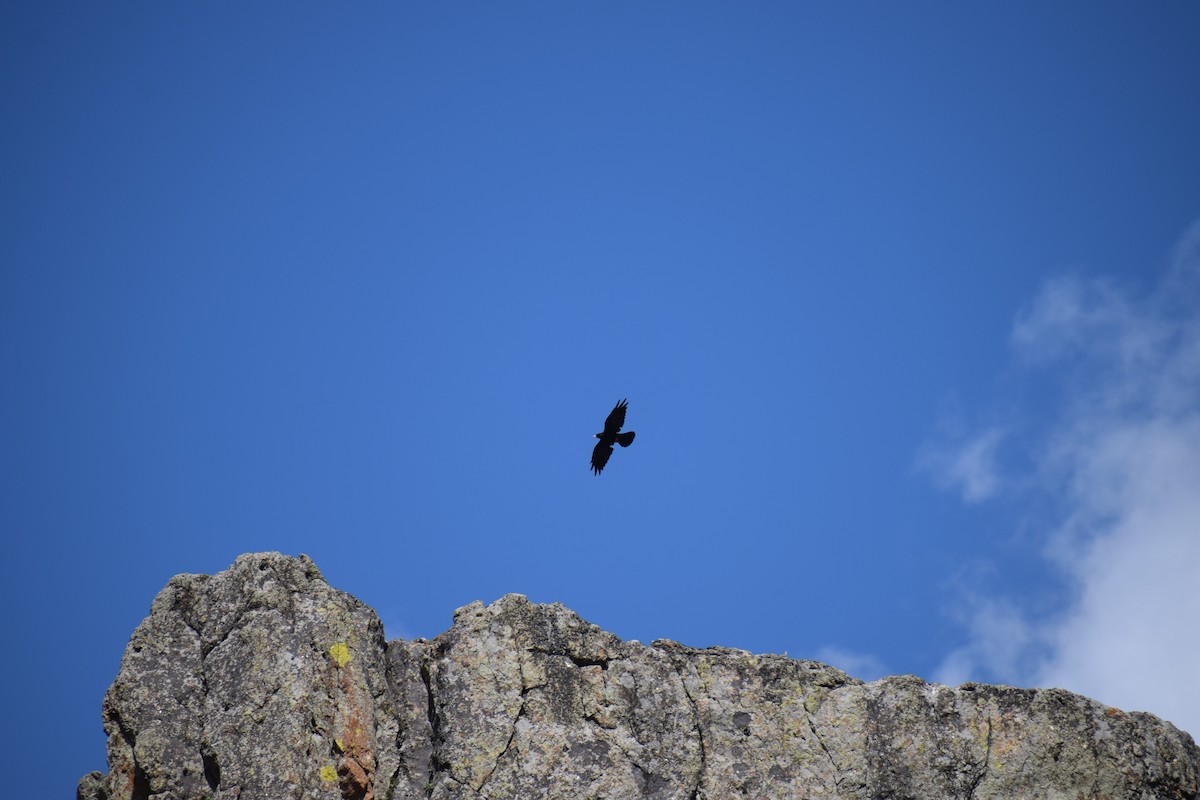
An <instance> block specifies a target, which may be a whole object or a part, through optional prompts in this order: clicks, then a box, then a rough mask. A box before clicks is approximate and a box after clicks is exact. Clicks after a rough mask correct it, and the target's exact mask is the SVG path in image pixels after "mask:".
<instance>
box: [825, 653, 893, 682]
mask: <svg viewBox="0 0 1200 800" xmlns="http://www.w3.org/2000/svg"><path fill="white" fill-rule="evenodd" d="M815 658H816V660H817V661H821V662H823V663H825V664H832V665H833V666H835V667H837V668H838V669H840V670H842V671H843V672H845V673H847V674H848V675H851V676H853V677H855V678H859V679H861V680H864V681H873V680H877V679H878V678H882V677H883V676H884V675H887V674H888V670H887V667H885V666H884V665H883V662H882V661H880V660H879V659H878V658H876V657H875V656H873V655H871V654H869V653H856V652H854V651H853V650H847V649H845V648H843V647H839V646H837V645H832V644H827V645H825V646H823V647H821V648H819V649H818V650H817V654H816V657H815Z"/></svg>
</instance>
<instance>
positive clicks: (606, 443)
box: [592, 400, 635, 475]
mask: <svg viewBox="0 0 1200 800" xmlns="http://www.w3.org/2000/svg"><path fill="white" fill-rule="evenodd" d="M628 407H629V401H628V400H622V401H621V402H619V403H617V404H616V406H614V407H613V410H612V411H611V412H609V415H608V419H606V420H604V432H603V433H597V434H596V435H595V436H594V437H592V438H594V439H599V440H600V441H599V442H597V443H596V449H595V450H593V451H592V472H594V473H596V474H597V475H599V474H600V472H601V470H603V469H604V465H605V464H607V463H608V457H609V456H611V455H612V452H613V442H616V443H617V444H619V445H621V447H629V445H630V444H632V443H633V437H634V435H635V434H634V432H633V431H626V432H625V433H618V432H617V431H619V430H621V426H622V425H624V424H625V409H626V408H628Z"/></svg>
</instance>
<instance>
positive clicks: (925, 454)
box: [917, 428, 1004, 503]
mask: <svg viewBox="0 0 1200 800" xmlns="http://www.w3.org/2000/svg"><path fill="white" fill-rule="evenodd" d="M1003 439H1004V432H1003V431H1002V430H1000V429H999V428H989V429H987V430H985V431H983V432H981V433H978V434H975V435H973V436H969V437H958V438H956V439H954V440H952V441H950V442H943V443H939V444H937V445H930V446H928V447H925V448H924V449H923V450H922V452H921V453H920V454H919V455H918V456H917V466H918V467H919V468H921V469H923V470H925V471H926V472H928V473H929V474H930V476H931V477H932V478H933V480H934V482H935V483H937V485H938V486H940V487H941V488H943V489H954V490H957V491H959V492H961V493H962V498H963V502H966V503H978V502H980V501H982V500H986V499H987V498H989V497H991V496H992V495H993V494H995V493H996V491H997V490H998V489H999V487H1000V469H999V464H998V462H997V450H998V448H999V447H1000V443H1001V442H1002V441H1003Z"/></svg>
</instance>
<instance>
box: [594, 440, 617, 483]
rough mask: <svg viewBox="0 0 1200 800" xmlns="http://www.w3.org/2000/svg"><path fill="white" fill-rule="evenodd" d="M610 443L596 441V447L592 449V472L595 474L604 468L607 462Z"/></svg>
mask: <svg viewBox="0 0 1200 800" xmlns="http://www.w3.org/2000/svg"><path fill="white" fill-rule="evenodd" d="M612 451H613V449H612V445H611V444H605V443H604V442H598V443H597V444H596V448H595V449H594V450H592V472H594V473H596V474H597V475H599V474H600V471H601V470H603V469H604V465H605V464H607V463H608V457H609V456H611V455H612Z"/></svg>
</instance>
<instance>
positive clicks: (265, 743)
mask: <svg viewBox="0 0 1200 800" xmlns="http://www.w3.org/2000/svg"><path fill="white" fill-rule="evenodd" d="M104 727H105V730H106V732H107V734H108V764H109V771H108V774H107V775H103V774H101V773H98V772H94V773H91V774H90V775H87V776H85V777H84V778H83V779H82V780H81V781H80V786H79V797H80V798H87V800H99V799H100V798H113V799H114V800H116V799H117V798H120V799H121V800H126V799H132V800H148V799H149V798H242V800H258V799H260V798H261V799H262V800H282V798H329V800H335V799H336V798H347V799H348V800H370V799H372V798H374V799H376V800H388V799H389V798H395V800H400V799H401V798H573V799H574V798H613V799H614V800H619V799H625V798H629V799H632V798H679V800H715V798H743V797H749V798H800V797H804V798H822V797H824V798H968V797H971V798H1072V799H1074V798H1196V797H1197V796H1198V788H1197V773H1198V771H1200V750H1198V749H1197V747H1196V745H1195V743H1194V742H1193V741H1192V739H1191V737H1190V736H1188V735H1187V734H1186V733H1183V732H1181V731H1179V730H1177V729H1176V728H1174V727H1173V726H1171V725H1170V724H1168V723H1165V722H1162V721H1161V720H1159V719H1157V718H1155V717H1153V716H1150V715H1148V714H1142V713H1126V712H1123V711H1119V710H1117V709H1115V708H1109V707H1107V706H1104V705H1101V704H1099V703H1096V702H1094V701H1092V700H1088V699H1087V698H1084V697H1080V696H1078V695H1073V694H1070V693H1068V692H1065V691H1060V690H1053V689H1052V690H1030V689H1014V688H1010V687H1005V686H984V685H979V684H964V685H962V686H959V687H957V688H951V687H946V686H938V685H932V684H927V683H924V682H923V681H921V680H919V679H917V678H914V677H892V678H884V679H883V680H880V681H876V682H874V683H863V682H862V681H859V680H856V679H855V678H852V677H850V676H848V675H846V674H845V673H844V672H841V671H840V670H837V669H834V668H833V667H829V666H826V665H824V664H818V663H816V662H813V661H802V660H793V659H789V658H784V657H781V656H773V655H751V654H750V653H747V652H743V651H740V650H730V649H725V648H710V649H707V650H696V649H693V648H690V647H685V646H683V645H680V644H676V643H674V642H669V641H658V642H655V643H653V644H652V645H650V646H646V645H642V644H639V643H637V642H625V641H622V640H620V639H618V638H617V637H616V636H614V635H612V634H610V633H607V632H605V631H603V630H601V629H599V628H597V627H596V626H594V625H591V624H589V623H587V622H585V621H584V620H582V619H580V618H579V617H578V616H577V615H576V614H574V613H572V612H571V611H569V610H567V609H566V608H564V607H562V606H561V605H557V604H555V605H534V604H531V603H529V602H528V601H527V600H526V599H525V598H524V597H521V596H520V595H508V596H506V597H503V598H501V599H500V600H498V601H496V602H495V603H493V604H492V605H490V606H484V605H483V604H482V603H478V602H477V603H472V604H471V605H469V606H466V607H465V608H461V609H459V610H458V611H456V612H455V614H454V624H453V626H452V627H451V628H450V630H448V631H446V632H445V633H443V634H442V635H441V636H438V637H437V638H436V639H434V640H432V641H426V640H422V639H418V640H414V641H392V642H387V641H385V640H384V636H383V628H382V626H381V625H380V623H379V620H378V618H377V617H376V615H375V613H374V612H373V611H372V610H371V609H370V608H368V607H367V606H365V605H363V604H362V603H361V602H359V601H358V600H356V599H355V598H353V597H351V596H350V595H348V594H345V593H343V592H340V591H338V590H336V589H333V588H331V587H330V586H329V585H328V584H327V583H326V582H325V581H324V579H323V578H322V577H321V574H320V572H319V571H318V570H317V568H316V566H315V565H314V564H313V562H312V561H311V560H309V559H308V558H307V557H305V556H300V557H299V558H289V557H286V556H283V555H280V554H278V553H261V554H254V555H245V556H242V557H240V558H238V559H237V561H236V562H235V563H234V565H233V566H232V567H230V568H229V569H227V570H225V571H224V572H221V573H219V574H217V575H212V576H208V575H180V576H177V577H175V578H173V579H172V580H171V581H170V582H169V583H168V584H167V586H166V587H165V588H164V589H163V590H162V591H161V592H160V593H159V595H158V597H157V598H155V600H154V603H153V606H152V607H151V610H150V615H149V616H148V617H147V618H146V619H145V621H143V622H142V624H141V625H139V626H138V628H137V630H136V631H135V632H134V634H133V638H132V639H131V640H130V642H129V645H128V647H127V649H126V651H125V656H124V659H123V661H122V663H121V670H120V673H119V674H118V675H117V679H116V681H115V682H114V683H113V685H112V687H111V688H110V689H109V691H108V693H107V695H106V696H105V698H104Z"/></svg>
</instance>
